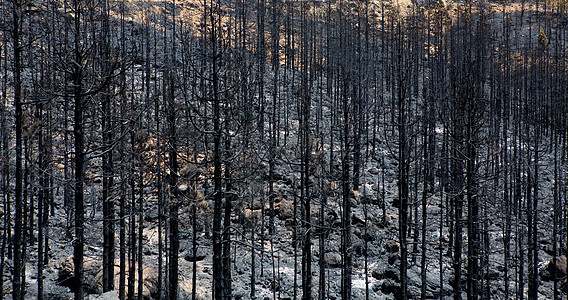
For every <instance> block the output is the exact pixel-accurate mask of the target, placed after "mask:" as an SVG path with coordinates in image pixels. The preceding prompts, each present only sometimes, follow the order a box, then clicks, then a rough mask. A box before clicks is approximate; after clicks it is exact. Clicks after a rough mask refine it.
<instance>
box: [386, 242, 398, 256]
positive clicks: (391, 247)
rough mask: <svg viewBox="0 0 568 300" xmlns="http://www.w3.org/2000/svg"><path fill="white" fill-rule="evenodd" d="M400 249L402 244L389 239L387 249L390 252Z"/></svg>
mask: <svg viewBox="0 0 568 300" xmlns="http://www.w3.org/2000/svg"><path fill="white" fill-rule="evenodd" d="M399 249H400V244H399V243H398V242H397V241H395V240H389V241H388V242H387V244H386V245H385V250H387V252H389V253H394V252H398V250H399Z"/></svg>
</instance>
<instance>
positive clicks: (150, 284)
mask: <svg viewBox="0 0 568 300" xmlns="http://www.w3.org/2000/svg"><path fill="white" fill-rule="evenodd" d="M83 266H84V284H85V289H86V292H87V293H89V294H102V292H103V288H102V277H103V270H102V265H101V260H100V259H98V258H96V257H89V256H87V257H85V259H84V263H83ZM57 269H58V271H59V277H58V282H59V284H60V285H62V286H66V287H69V288H70V289H71V290H72V291H75V290H77V288H78V286H77V280H76V279H75V272H74V264H73V256H69V257H67V258H66V259H65V260H63V262H61V264H60V265H59V266H58V267H57ZM143 274H144V275H143V276H144V278H143V286H142V297H143V298H144V299H153V297H154V295H156V293H157V291H158V272H157V271H156V270H155V269H154V268H152V267H150V266H148V265H144V266H143ZM134 277H135V281H134V282H135V283H134V291H135V293H137V292H138V271H136V273H135V274H134ZM126 278H128V270H126ZM119 279H120V264H119V261H118V260H116V261H115V266H114V286H115V287H118V286H119ZM105 299H106V298H105Z"/></svg>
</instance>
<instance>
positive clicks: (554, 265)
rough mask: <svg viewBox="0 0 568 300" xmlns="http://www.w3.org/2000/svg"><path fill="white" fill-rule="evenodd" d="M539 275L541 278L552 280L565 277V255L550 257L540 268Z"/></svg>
mask: <svg viewBox="0 0 568 300" xmlns="http://www.w3.org/2000/svg"><path fill="white" fill-rule="evenodd" d="M540 277H541V278H542V279H543V280H554V279H561V278H564V277H566V256H564V255H562V256H557V257H556V259H554V257H553V258H551V259H550V260H549V261H548V263H547V264H546V265H545V267H544V268H542V269H541V270H540Z"/></svg>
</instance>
